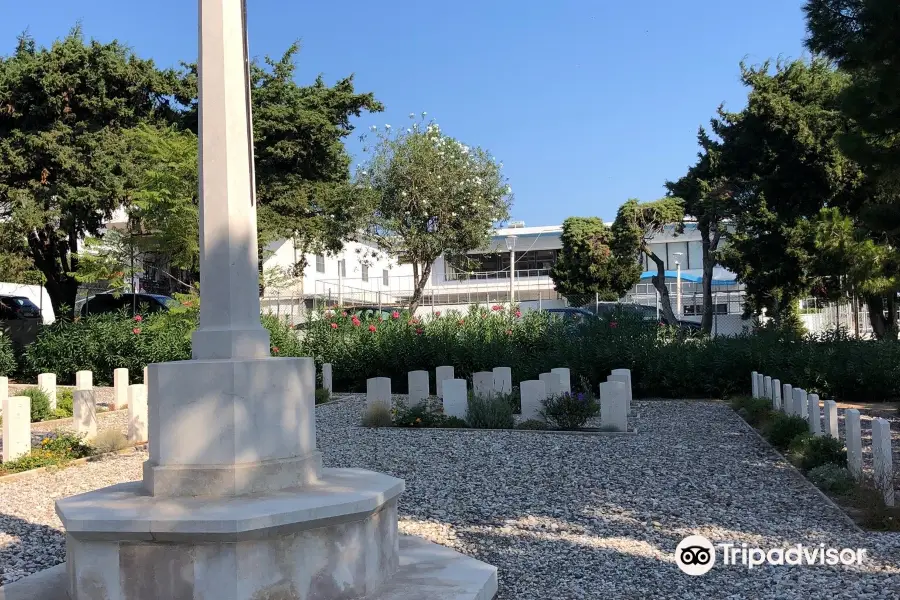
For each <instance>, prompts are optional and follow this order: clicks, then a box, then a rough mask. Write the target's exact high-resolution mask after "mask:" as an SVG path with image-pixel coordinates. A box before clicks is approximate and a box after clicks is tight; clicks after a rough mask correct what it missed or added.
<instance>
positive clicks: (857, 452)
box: [844, 408, 862, 480]
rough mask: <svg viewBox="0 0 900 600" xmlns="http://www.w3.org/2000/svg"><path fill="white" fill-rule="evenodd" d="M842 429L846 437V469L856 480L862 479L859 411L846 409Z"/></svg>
mask: <svg viewBox="0 0 900 600" xmlns="http://www.w3.org/2000/svg"><path fill="white" fill-rule="evenodd" d="M844 429H845V433H846V435H847V468H848V469H850V473H852V474H853V477H855V478H856V479H857V480H859V479H861V478H862V429H861V428H860V422H859V411H858V410H856V409H855V408H851V409H848V410H847V412H846V413H845V414H844Z"/></svg>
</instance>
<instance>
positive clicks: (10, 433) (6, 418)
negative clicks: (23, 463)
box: [3, 396, 31, 462]
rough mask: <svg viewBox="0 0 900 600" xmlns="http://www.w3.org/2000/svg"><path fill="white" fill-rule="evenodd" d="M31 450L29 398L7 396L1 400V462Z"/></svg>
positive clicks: (13, 458)
mask: <svg viewBox="0 0 900 600" xmlns="http://www.w3.org/2000/svg"><path fill="white" fill-rule="evenodd" d="M30 451H31V398H29V397H28V396H7V397H6V398H5V399H4V400H3V462H9V461H11V460H15V459H17V458H19V457H20V456H24V455H26V454H28V453H29V452H30Z"/></svg>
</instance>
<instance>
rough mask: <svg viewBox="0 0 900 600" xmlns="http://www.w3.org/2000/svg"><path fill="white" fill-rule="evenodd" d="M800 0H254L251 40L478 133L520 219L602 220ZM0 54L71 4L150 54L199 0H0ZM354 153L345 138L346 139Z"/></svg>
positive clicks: (99, 30) (686, 150) (72, 19)
mask: <svg viewBox="0 0 900 600" xmlns="http://www.w3.org/2000/svg"><path fill="white" fill-rule="evenodd" d="M802 3H803V2H802V0H754V1H753V2H743V1H738V0H679V1H677V2H676V1H672V0H644V1H642V2H632V3H624V2H611V1H608V0H607V1H600V0H577V1H576V0H555V1H553V2H546V1H543V0H531V1H530V2H521V1H514V0H458V1H456V2H414V1H412V0H388V1H387V2H372V1H371V0H367V1H365V2H362V1H359V0H349V1H344V2H336V1H324V2H322V1H314V0H304V1H300V2H293V1H284V0H248V4H249V8H248V10H249V13H250V16H249V20H250V25H249V26H250V46H251V53H252V54H253V55H255V56H263V55H266V54H272V55H281V54H282V53H283V52H284V50H285V49H286V48H287V46H288V45H289V44H290V43H291V42H292V41H294V40H296V39H299V40H301V43H302V46H303V49H302V51H301V53H300V55H299V63H298V67H299V68H298V80H299V82H300V83H308V82H310V81H312V79H313V78H314V77H315V76H316V74H318V73H322V74H323V75H324V77H325V79H326V81H328V82H329V83H330V82H333V81H335V80H337V79H339V78H341V77H343V76H346V75H348V74H350V73H355V74H356V83H357V87H358V89H359V90H365V91H373V92H375V93H376V95H377V97H378V98H379V99H380V100H381V101H382V102H384V104H385V105H386V109H387V110H386V112H385V113H382V114H379V115H374V116H373V115H365V116H363V117H362V118H361V119H359V121H358V126H359V128H360V130H361V131H362V130H365V129H367V128H368V127H369V126H370V125H373V124H377V125H383V124H385V123H390V124H392V125H394V126H395V127H396V126H399V125H403V124H405V123H406V122H407V121H408V117H407V115H408V114H409V113H410V112H416V113H418V112H421V111H427V112H428V114H429V116H431V117H434V118H435V120H436V121H437V122H438V123H440V125H441V128H442V129H443V130H444V131H445V132H446V133H447V134H449V135H452V136H454V137H457V138H459V139H461V140H462V141H464V142H465V143H467V144H469V145H478V146H482V147H484V148H487V149H489V150H490V151H491V152H492V153H493V154H494V155H495V156H497V157H498V158H499V159H501V160H502V161H503V162H504V170H505V172H506V175H507V176H508V177H509V180H510V184H511V186H512V188H513V191H514V192H515V197H516V200H515V205H514V206H513V217H514V218H515V219H521V220H524V221H525V222H526V224H527V225H550V224H558V223H560V222H562V220H563V219H564V218H565V217H567V216H572V215H584V216H588V215H596V216H600V217H603V218H604V219H612V218H613V216H614V215H615V211H616V209H617V207H618V206H619V204H621V203H622V202H623V201H624V200H626V199H628V198H629V197H635V198H640V199H642V200H653V199H655V198H658V197H660V196H661V195H662V194H663V191H664V190H663V183H664V182H665V180H666V179H674V178H677V177H679V176H681V175H682V174H683V173H684V172H685V170H686V168H687V167H688V166H689V165H690V164H692V163H693V161H694V157H695V155H696V151H697V148H696V138H695V134H696V131H697V127H698V126H699V125H701V124H705V123H707V122H708V120H709V118H710V117H711V116H712V115H713V112H714V110H715V108H716V106H717V105H718V104H719V103H720V102H725V103H726V106H728V107H729V108H733V109H739V108H740V107H741V106H742V105H743V103H744V100H745V98H746V92H745V91H744V89H743V88H742V87H741V85H740V83H739V81H738V63H739V62H740V61H741V59H746V60H747V61H749V62H751V63H758V62H761V61H763V60H766V59H768V58H777V57H779V56H781V57H785V58H797V57H800V56H803V46H802V41H803V37H804V23H803V16H802V13H801V10H800V7H801V5H802ZM3 4H5V5H6V6H4V7H3V11H2V14H3V19H0V44H2V45H0V53H2V54H8V53H9V52H11V51H12V50H13V49H14V47H15V39H16V36H17V35H18V34H19V33H21V32H22V31H23V30H25V29H28V30H29V31H30V32H31V34H32V35H33V36H34V37H35V38H36V40H37V41H38V43H39V44H50V43H51V42H52V41H53V40H54V39H56V38H58V37H61V36H63V35H65V34H66V33H67V31H68V30H69V29H70V28H71V27H72V26H73V25H74V24H75V23H76V21H79V20H80V21H81V22H82V25H83V27H84V30H85V33H86V35H87V36H88V37H94V38H97V39H99V40H101V41H110V40H112V39H114V38H116V39H119V40H121V41H123V42H126V43H127V44H129V45H130V46H131V47H132V48H133V49H134V50H135V51H136V52H137V53H138V54H140V55H141V56H144V57H152V58H154V59H155V60H156V62H157V63H158V64H159V65H161V66H175V65H176V64H177V63H178V62H179V61H181V60H186V61H193V60H195V59H196V56H197V2H196V1H194V0H155V1H154V2H132V1H128V2H123V1H122V0H90V1H88V2H73V1H72V0H40V1H39V2H34V1H32V2H4V3H3ZM348 147H349V148H350V150H351V152H354V153H356V152H358V150H359V144H358V143H357V142H356V140H355V136H354V139H353V140H351V141H350V142H349V143H348Z"/></svg>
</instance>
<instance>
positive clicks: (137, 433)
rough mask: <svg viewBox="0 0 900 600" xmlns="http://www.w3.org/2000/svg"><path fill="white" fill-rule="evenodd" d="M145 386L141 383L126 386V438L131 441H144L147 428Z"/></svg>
mask: <svg viewBox="0 0 900 600" xmlns="http://www.w3.org/2000/svg"><path fill="white" fill-rule="evenodd" d="M147 427H148V426H147V388H146V387H144V384H143V383H135V384H133V385H129V386H128V439H129V441H132V442H146V441H147V439H148V437H147V434H148V428H147Z"/></svg>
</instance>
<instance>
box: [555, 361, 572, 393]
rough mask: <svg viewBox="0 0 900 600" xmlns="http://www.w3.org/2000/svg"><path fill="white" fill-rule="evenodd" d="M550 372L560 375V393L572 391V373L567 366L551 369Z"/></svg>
mask: <svg viewBox="0 0 900 600" xmlns="http://www.w3.org/2000/svg"><path fill="white" fill-rule="evenodd" d="M550 372H551V373H553V374H555V375H557V376H559V391H558V392H557V393H559V394H571V393H572V373H571V372H570V371H569V369H568V368H566V367H557V368H555V369H550Z"/></svg>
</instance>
